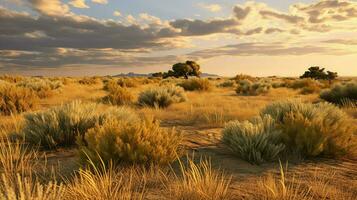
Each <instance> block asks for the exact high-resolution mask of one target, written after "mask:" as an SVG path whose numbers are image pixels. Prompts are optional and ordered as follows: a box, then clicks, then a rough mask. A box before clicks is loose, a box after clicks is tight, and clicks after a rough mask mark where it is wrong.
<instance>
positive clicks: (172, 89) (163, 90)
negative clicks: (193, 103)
mask: <svg viewBox="0 0 357 200" xmlns="http://www.w3.org/2000/svg"><path fill="white" fill-rule="evenodd" d="M186 100H187V98H186V95H185V92H184V91H183V89H182V88H180V87H176V86H173V85H169V86H160V87H156V88H149V89H148V90H145V91H143V92H141V93H140V94H139V99H138V101H139V104H140V105H143V106H151V107H158V108H165V107H168V106H169V105H171V104H172V103H180V102H184V101H186Z"/></svg>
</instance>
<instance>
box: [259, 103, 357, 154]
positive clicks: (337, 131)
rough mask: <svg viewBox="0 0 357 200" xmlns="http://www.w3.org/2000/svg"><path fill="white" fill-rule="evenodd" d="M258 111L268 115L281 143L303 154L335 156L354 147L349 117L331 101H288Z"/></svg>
mask: <svg viewBox="0 0 357 200" xmlns="http://www.w3.org/2000/svg"><path fill="white" fill-rule="evenodd" d="M261 114H262V115H270V116H271V117H272V118H273V119H274V120H275V121H276V123H277V125H278V127H279V129H281V131H282V132H283V134H282V138H283V141H284V143H285V145H286V146H287V147H289V148H290V150H291V151H292V152H297V153H299V154H300V155H302V156H304V157H314V156H320V155H325V156H338V155H343V154H346V153H350V152H351V150H353V149H354V147H355V142H354V138H353V137H355V136H354V132H355V126H354V125H353V122H352V119H351V118H350V117H349V116H348V115H347V114H346V113H344V112H343V111H342V110H340V109H339V108H337V107H335V106H333V105H332V104H328V103H319V104H311V103H302V102H299V101H291V100H289V101H282V102H275V103H272V104H270V105H268V106H267V107H266V108H264V109H263V110H262V112H261Z"/></svg>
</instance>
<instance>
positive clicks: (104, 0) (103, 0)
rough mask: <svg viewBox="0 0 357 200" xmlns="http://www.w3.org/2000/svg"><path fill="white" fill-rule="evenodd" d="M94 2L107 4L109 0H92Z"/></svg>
mask: <svg viewBox="0 0 357 200" xmlns="http://www.w3.org/2000/svg"><path fill="white" fill-rule="evenodd" d="M92 2H93V3H99V4H107V3H108V0H92Z"/></svg>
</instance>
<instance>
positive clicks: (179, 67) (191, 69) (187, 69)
mask: <svg viewBox="0 0 357 200" xmlns="http://www.w3.org/2000/svg"><path fill="white" fill-rule="evenodd" d="M200 68H201V67H200V65H199V64H197V63H196V62H195V61H190V60H188V61H186V62H185V63H176V64H174V65H172V70H169V71H168V72H164V73H161V72H158V73H154V74H152V76H156V77H163V78H168V77H175V78H179V77H185V78H186V79H188V77H189V76H197V77H200V75H201V71H200Z"/></svg>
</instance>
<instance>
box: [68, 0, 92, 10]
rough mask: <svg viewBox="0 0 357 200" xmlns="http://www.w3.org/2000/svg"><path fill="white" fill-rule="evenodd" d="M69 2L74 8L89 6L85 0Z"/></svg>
mask: <svg viewBox="0 0 357 200" xmlns="http://www.w3.org/2000/svg"><path fill="white" fill-rule="evenodd" d="M69 4H70V5H71V6H73V7H76V8H89V6H88V5H87V4H86V2H85V0H73V1H70V2H69Z"/></svg>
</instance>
